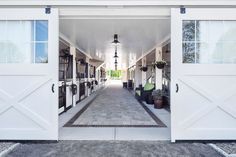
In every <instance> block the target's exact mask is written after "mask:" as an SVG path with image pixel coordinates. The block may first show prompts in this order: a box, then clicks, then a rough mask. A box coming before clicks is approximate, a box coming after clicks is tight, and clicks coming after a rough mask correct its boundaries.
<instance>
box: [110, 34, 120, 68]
mask: <svg viewBox="0 0 236 157" xmlns="http://www.w3.org/2000/svg"><path fill="white" fill-rule="evenodd" d="M112 44H114V45H115V56H114V58H115V70H117V64H118V62H117V58H118V55H117V45H118V44H120V42H119V40H118V34H114V41H113V42H112Z"/></svg>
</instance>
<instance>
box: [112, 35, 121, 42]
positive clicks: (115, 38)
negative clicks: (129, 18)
mask: <svg viewBox="0 0 236 157" xmlns="http://www.w3.org/2000/svg"><path fill="white" fill-rule="evenodd" d="M112 43H113V44H119V43H120V42H119V40H118V34H114V41H113V42H112Z"/></svg>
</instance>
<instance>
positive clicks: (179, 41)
mask: <svg viewBox="0 0 236 157" xmlns="http://www.w3.org/2000/svg"><path fill="white" fill-rule="evenodd" d="M171 45H172V48H171V51H172V52H171V54H172V57H171V64H172V69H171V72H172V73H171V74H172V76H171V78H172V79H171V81H172V85H171V89H172V92H171V127H172V128H171V136H172V137H171V138H172V141H175V140H233V139H234V140H235V139H236V9H207V8H204V9H197V8H192V9H188V8H187V9H186V10H185V13H184V12H183V13H182V14H181V12H180V9H172V10H171Z"/></svg>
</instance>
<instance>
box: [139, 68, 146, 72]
mask: <svg viewBox="0 0 236 157" xmlns="http://www.w3.org/2000/svg"><path fill="white" fill-rule="evenodd" d="M140 70H141V71H144V72H146V71H147V70H148V67H141V68H140Z"/></svg>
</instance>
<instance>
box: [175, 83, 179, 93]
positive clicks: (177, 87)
mask: <svg viewBox="0 0 236 157" xmlns="http://www.w3.org/2000/svg"><path fill="white" fill-rule="evenodd" d="M178 91H179V85H178V83H176V91H175V92H176V93H178Z"/></svg>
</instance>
